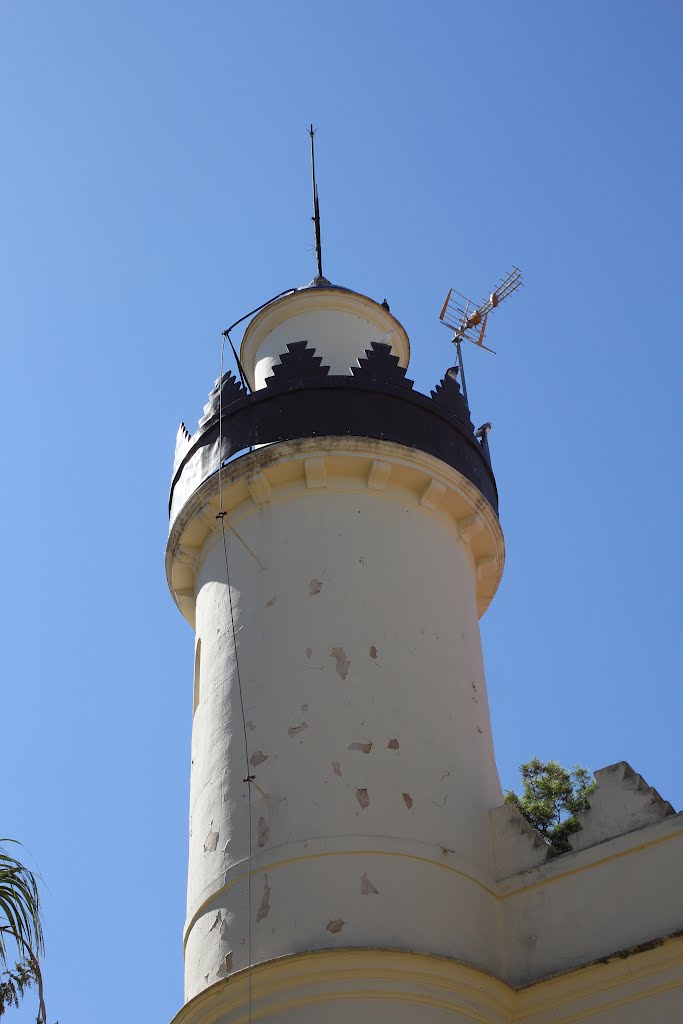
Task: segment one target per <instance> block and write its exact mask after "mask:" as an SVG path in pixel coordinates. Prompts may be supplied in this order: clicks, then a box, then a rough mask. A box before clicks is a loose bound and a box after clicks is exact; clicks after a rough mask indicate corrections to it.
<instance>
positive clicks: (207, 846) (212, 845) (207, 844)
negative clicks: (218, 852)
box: [204, 831, 220, 853]
mask: <svg viewBox="0 0 683 1024" xmlns="http://www.w3.org/2000/svg"><path fill="white" fill-rule="evenodd" d="M219 835H220V833H219V832H213V831H211V832H209V834H208V836H207V837H206V839H205V840H204V853H213V852H214V850H215V849H216V847H217V846H218V838H219Z"/></svg>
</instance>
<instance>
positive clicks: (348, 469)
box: [166, 437, 505, 623]
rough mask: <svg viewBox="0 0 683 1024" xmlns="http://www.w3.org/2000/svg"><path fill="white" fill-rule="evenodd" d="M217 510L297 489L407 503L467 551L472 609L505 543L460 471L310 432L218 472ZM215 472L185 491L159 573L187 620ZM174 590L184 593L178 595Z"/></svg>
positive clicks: (400, 450)
mask: <svg viewBox="0 0 683 1024" xmlns="http://www.w3.org/2000/svg"><path fill="white" fill-rule="evenodd" d="M220 476H221V480H220V489H221V492H222V503H223V510H224V511H225V512H226V513H227V520H226V521H227V522H228V523H229V525H230V526H232V527H236V528H238V527H239V523H240V522H241V521H242V520H244V519H246V518H248V517H249V516H250V515H252V514H254V513H255V512H256V511H257V510H258V509H259V508H261V507H263V505H264V504H269V505H273V504H275V503H277V502H278V501H286V500H289V499H291V498H292V497H302V496H303V495H304V493H305V492H308V493H309V494H311V493H316V492H319V491H320V490H325V491H328V492H329V491H335V490H337V491H366V492H367V491H369V492H370V493H372V494H376V495H377V496H378V498H381V500H391V501H400V502H402V503H404V504H409V505H412V506H413V507H414V508H415V509H416V510H419V511H420V513H421V514H424V515H434V516H437V517H438V518H439V519H440V520H441V521H442V522H444V523H445V524H446V525H447V526H448V528H449V530H450V531H451V532H452V536H453V540H454V542H455V543H461V544H465V545H466V546H467V547H468V550H469V552H470V556H471V564H472V573H473V579H474V581H475V586H476V590H477V602H478V610H479V614H480V615H483V614H484V612H485V611H486V609H487V608H488V605H489V604H490V602H491V600H492V598H493V596H494V594H495V592H496V589H497V587H498V584H499V582H500V578H501V576H502V572H503V565H504V561H505V544H504V540H503V533H502V530H501V528H500V523H499V521H498V517H497V515H496V514H495V512H494V510H493V509H492V508H491V506H490V505H489V503H488V502H487V501H486V499H485V498H484V496H483V495H482V494H481V492H480V491H479V489H478V488H477V487H475V486H474V484H472V483H471V482H470V481H469V480H467V479H466V478H465V477H464V476H463V475H462V474H461V473H459V472H458V471H457V470H455V469H453V468H452V467H450V466H448V465H446V464H445V463H444V462H442V461H441V460H440V459H437V458H434V457H433V456H431V455H428V454H427V453H425V452H423V451H420V450H419V449H414V448H408V447H405V446H404V445H400V444H396V443H394V442H390V441H379V440H371V439H369V438H366V437H346V438H338V437H315V438H303V439H301V440H298V441H288V442H281V443H279V444H274V445H265V446H263V447H261V448H258V449H257V450H255V451H254V452H252V453H251V454H249V455H244V456H242V457H241V458H239V459H236V460H235V461H234V462H232V463H229V464H228V465H227V466H224V467H223V469H222V470H221V474H220ZM218 491H219V479H218V474H217V473H215V474H214V475H213V476H211V477H209V478H208V479H207V480H205V481H204V483H203V484H201V485H200V486H199V487H198V488H197V489H196V490H195V491H194V493H193V494H192V495H191V497H190V499H189V500H188V501H187V502H186V504H185V505H184V506H183V508H182V509H181V510H180V512H179V513H178V515H177V516H176V518H175V520H174V522H173V524H172V527H171V532H170V534H169V538H168V545H167V551H166V573H167V578H168V583H169V587H170V589H171V593H172V594H173V595H174V599H175V600H176V603H177V604H178V607H179V608H180V610H181V612H182V613H183V614H184V615H185V617H186V618H187V619H188V621H190V622H191V623H193V621H194V600H192V599H190V598H188V596H187V595H188V594H193V593H194V579H195V572H196V569H197V567H198V565H200V564H201V561H202V557H203V552H204V550H205V546H206V545H207V541H208V542H209V543H211V542H212V541H211V539H212V537H213V535H214V533H215V528H216V527H215V525H214V524H215V523H218V520H217V519H216V516H217V515H218V511H219V508H218V500H217V499H218ZM181 594H182V595H184V596H182V597H181Z"/></svg>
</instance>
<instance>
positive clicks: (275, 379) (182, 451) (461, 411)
mask: <svg viewBox="0 0 683 1024" xmlns="http://www.w3.org/2000/svg"><path fill="white" fill-rule="evenodd" d="M265 385H266V386H265V387H263V388H261V389H259V390H257V391H255V392H253V393H251V394H248V393H247V391H246V390H245V389H244V388H243V387H242V385H241V384H240V383H239V381H237V380H236V379H235V377H234V376H233V375H232V374H225V375H224V377H223V381H222V382H221V386H220V388H219V383H218V382H216V386H215V388H214V390H213V391H212V393H211V394H210V395H209V401H208V402H207V404H206V405H205V407H204V415H203V416H202V418H201V420H200V421H199V427H198V430H197V431H196V433H195V434H193V435H191V436H190V434H189V432H188V431H187V429H186V427H185V426H184V424H181V427H180V430H179V431H178V437H177V441H176V453H175V459H174V466H173V479H172V483H171V494H170V500H169V515H170V526H171V527H172V525H173V522H174V520H175V518H176V516H177V514H178V512H179V511H180V509H181V508H182V507H183V506H184V505H185V504H186V502H187V501H188V500H189V499H190V497H191V496H192V494H193V493H194V492H195V491H196V490H197V488H198V487H199V486H200V485H201V484H202V483H203V482H204V481H205V480H207V479H208V478H209V477H210V476H212V475H213V474H214V473H215V472H216V471H217V469H218V467H219V465H220V464H224V463H225V462H227V461H229V460H230V459H232V458H234V456H235V455H237V454H239V453H241V452H243V451H246V450H250V449H253V448H254V447H256V446H259V445H264V444H271V443H274V442H282V441H294V440H300V439H303V438H313V437H323V436H324V437H364V438H371V439H377V440H382V441H391V442H394V443H397V444H401V445H404V446H406V447H408V448H412V449H417V450H420V451H422V452H424V453H425V454H427V455H431V456H434V457H436V458H437V459H440V460H441V461H442V462H444V463H445V464H446V465H448V466H450V467H451V468H453V469H455V470H457V471H458V472H459V473H460V474H462V476H463V477H465V479H466V480H468V481H469V482H470V483H472V484H473V485H474V486H475V487H476V488H477V490H478V491H479V492H480V493H481V495H482V496H483V497H484V498H485V499H486V501H487V502H488V504H489V505H490V506H491V507H492V508H493V509H494V511H496V512H497V509H498V493H497V490H496V484H495V479H494V476H493V472H492V470H491V467H490V465H489V462H488V459H487V456H486V452H485V451H484V449H483V447H482V444H481V443H480V442H479V440H477V438H476V437H475V436H474V428H473V425H472V421H471V419H470V415H469V409H468V407H467V403H466V401H465V399H464V397H463V395H462V393H461V391H460V388H459V386H458V384H457V382H456V381H455V380H451V379H450V378H448V377H444V378H443V379H442V380H441V381H440V382H439V384H438V385H437V387H436V388H435V390H434V391H432V394H431V396H430V397H428V396H427V395H423V394H421V393H420V392H418V391H415V390H414V389H413V382H412V381H411V380H408V379H407V378H406V371H405V369H404V368H403V367H401V366H400V365H399V359H398V358H397V357H396V356H395V355H393V354H392V351H391V348H390V346H389V345H387V344H383V343H381V342H373V343H372V344H371V346H370V348H368V349H367V350H366V354H365V357H363V358H361V359H359V365H358V366H354V367H352V371H351V373H350V374H344V375H341V374H340V375H337V374H330V372H329V367H327V366H324V365H322V359H321V357H320V356H317V355H316V353H315V349H314V348H313V347H311V346H309V345H308V343H307V342H306V341H299V342H292V343H288V344H287V351H286V352H284V353H282V354H281V355H280V357H279V361H278V362H277V363H275V364H274V365H273V368H272V374H271V375H270V376H269V377H268V378H267V379H266V381H265ZM483 570H484V567H483V566H482V571H483Z"/></svg>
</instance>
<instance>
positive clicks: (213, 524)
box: [197, 501, 220, 533]
mask: <svg viewBox="0 0 683 1024" xmlns="http://www.w3.org/2000/svg"><path fill="white" fill-rule="evenodd" d="M197 518H198V519H199V521H200V523H203V524H204V526H206V528H207V530H208V531H209V533H215V532H216V531H218V530H219V529H220V520H219V519H218V516H217V514H216V507H215V505H213V504H212V503H211V502H210V501H207V503H206V505H203V506H202V508H201V510H200V511H199V513H198V516H197Z"/></svg>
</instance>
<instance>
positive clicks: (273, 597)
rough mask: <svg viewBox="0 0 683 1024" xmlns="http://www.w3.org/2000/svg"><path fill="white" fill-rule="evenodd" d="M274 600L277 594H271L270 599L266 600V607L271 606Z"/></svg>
mask: <svg viewBox="0 0 683 1024" xmlns="http://www.w3.org/2000/svg"><path fill="white" fill-rule="evenodd" d="M276 601H277V594H273V596H272V597H271V599H270V601H266V608H272V607H273V605H274V604H275V602H276Z"/></svg>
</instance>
